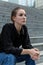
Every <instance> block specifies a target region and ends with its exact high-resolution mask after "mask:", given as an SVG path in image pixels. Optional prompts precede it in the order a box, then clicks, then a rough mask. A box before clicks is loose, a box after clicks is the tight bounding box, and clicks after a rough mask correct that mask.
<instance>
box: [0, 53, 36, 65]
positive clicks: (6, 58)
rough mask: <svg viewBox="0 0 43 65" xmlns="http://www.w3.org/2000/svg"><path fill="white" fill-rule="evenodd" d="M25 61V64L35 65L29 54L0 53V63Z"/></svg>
mask: <svg viewBox="0 0 43 65" xmlns="http://www.w3.org/2000/svg"><path fill="white" fill-rule="evenodd" d="M22 61H25V65H35V61H34V60H32V59H31V57H30V56H29V55H20V56H15V55H13V54H6V53H0V65H16V63H18V62H19V63H20V62H22Z"/></svg>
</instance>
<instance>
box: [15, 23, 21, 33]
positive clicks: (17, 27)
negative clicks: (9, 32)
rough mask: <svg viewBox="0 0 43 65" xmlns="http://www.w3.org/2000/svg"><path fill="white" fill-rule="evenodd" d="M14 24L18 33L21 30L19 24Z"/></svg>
mask: <svg viewBox="0 0 43 65" xmlns="http://www.w3.org/2000/svg"><path fill="white" fill-rule="evenodd" d="M14 26H15V28H16V30H17V31H18V33H20V30H21V27H22V26H21V25H19V24H18V23H14Z"/></svg>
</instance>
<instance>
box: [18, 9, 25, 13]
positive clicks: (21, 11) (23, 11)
mask: <svg viewBox="0 0 43 65" xmlns="http://www.w3.org/2000/svg"><path fill="white" fill-rule="evenodd" d="M17 13H26V11H25V10H24V9H19V10H18V11H17Z"/></svg>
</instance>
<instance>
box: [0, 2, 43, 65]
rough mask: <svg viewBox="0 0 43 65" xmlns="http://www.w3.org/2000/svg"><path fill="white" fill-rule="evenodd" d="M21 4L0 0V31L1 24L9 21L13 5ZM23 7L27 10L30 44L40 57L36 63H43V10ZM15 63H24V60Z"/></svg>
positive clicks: (38, 64)
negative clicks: (36, 49)
mask: <svg viewBox="0 0 43 65" xmlns="http://www.w3.org/2000/svg"><path fill="white" fill-rule="evenodd" d="M17 6H21V5H17V4H12V3H8V2H4V1H3V2H2V1H0V33H1V30H2V27H3V25H5V24H6V23H10V22H11V20H10V15H11V11H12V9H13V8H14V7H17ZM21 7H23V8H24V9H25V10H26V12H27V24H26V25H27V28H28V32H29V36H30V41H31V44H32V45H33V46H34V47H36V48H38V49H39V50H40V59H38V60H37V61H36V65H42V64H43V10H38V9H35V8H29V7H24V6H21ZM17 65H24V62H22V63H21V64H20V63H18V64H17Z"/></svg>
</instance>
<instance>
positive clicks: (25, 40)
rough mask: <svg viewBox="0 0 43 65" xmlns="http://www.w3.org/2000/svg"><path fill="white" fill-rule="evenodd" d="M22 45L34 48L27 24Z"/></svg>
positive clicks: (26, 47)
mask: <svg viewBox="0 0 43 65" xmlns="http://www.w3.org/2000/svg"><path fill="white" fill-rule="evenodd" d="M22 46H23V48H25V49H31V48H33V46H32V45H31V42H30V38H29V34H28V30H27V27H26V26H24V40H23V44H22Z"/></svg>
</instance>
